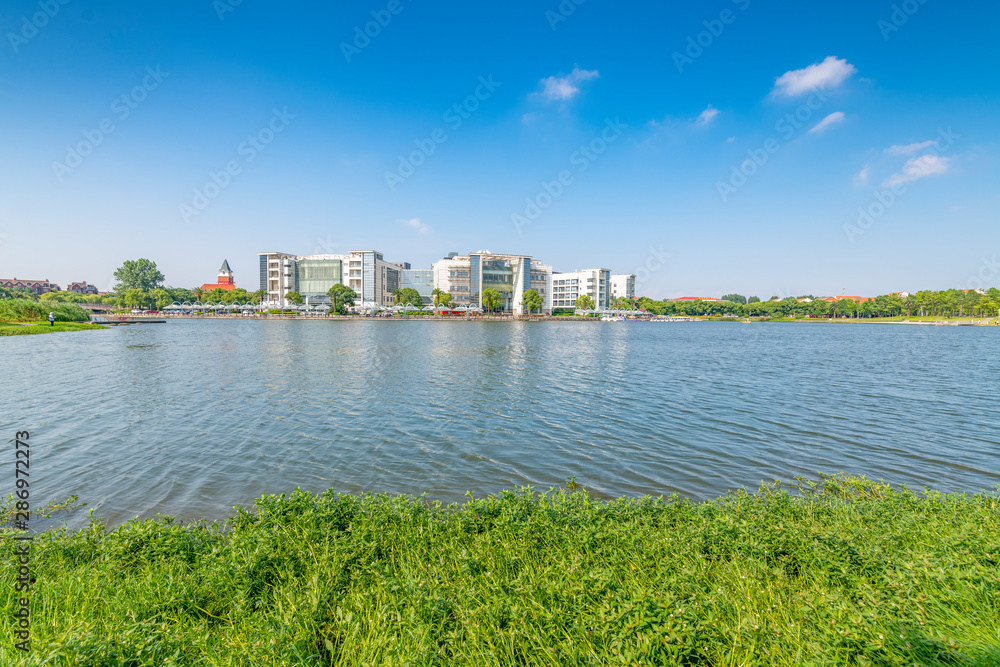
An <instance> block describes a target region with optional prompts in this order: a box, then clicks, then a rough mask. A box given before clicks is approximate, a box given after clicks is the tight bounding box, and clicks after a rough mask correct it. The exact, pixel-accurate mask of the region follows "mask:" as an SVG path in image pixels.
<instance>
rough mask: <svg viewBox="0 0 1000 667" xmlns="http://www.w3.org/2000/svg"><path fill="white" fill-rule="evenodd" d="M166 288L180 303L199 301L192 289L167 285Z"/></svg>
mask: <svg viewBox="0 0 1000 667" xmlns="http://www.w3.org/2000/svg"><path fill="white" fill-rule="evenodd" d="M165 289H166V290H167V291H168V292H170V296H171V297H172V298H173V300H174V301H176V302H178V303H184V302H185V301H197V299H196V298H195V296H194V292H193V291H192V290H189V289H184V288H183V287H166V288H165Z"/></svg>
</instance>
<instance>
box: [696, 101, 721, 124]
mask: <svg viewBox="0 0 1000 667" xmlns="http://www.w3.org/2000/svg"><path fill="white" fill-rule="evenodd" d="M718 115H719V110H718V109H716V108H715V107H713V106H712V105H711V104H709V105H708V107H707V108H706V109H705V110H704V111H702V112H701V113H700V114H698V121H697V122H696V123H695V124H696V125H697V126H698V127H704V126H705V125H708V124H709V123H711V122H712V121H713V120H714V119H715V117H716V116H718Z"/></svg>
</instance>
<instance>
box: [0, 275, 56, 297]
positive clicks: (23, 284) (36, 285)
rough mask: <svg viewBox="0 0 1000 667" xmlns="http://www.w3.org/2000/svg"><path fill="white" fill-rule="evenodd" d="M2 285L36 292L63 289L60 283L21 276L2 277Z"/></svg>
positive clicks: (42, 292) (0, 283)
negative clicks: (23, 278)
mask: <svg viewBox="0 0 1000 667" xmlns="http://www.w3.org/2000/svg"><path fill="white" fill-rule="evenodd" d="M0 286H2V287H7V288H9V289H24V290H28V291H29V292H34V293H35V294H46V293H48V292H60V291H62V290H61V289H60V287H59V285H56V284H55V283H52V282H49V279H48V278H46V279H45V280H22V279H20V278H0Z"/></svg>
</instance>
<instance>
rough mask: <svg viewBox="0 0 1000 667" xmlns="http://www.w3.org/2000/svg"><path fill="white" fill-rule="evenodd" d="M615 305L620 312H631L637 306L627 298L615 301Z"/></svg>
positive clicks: (623, 297) (622, 297) (621, 297)
mask: <svg viewBox="0 0 1000 667" xmlns="http://www.w3.org/2000/svg"><path fill="white" fill-rule="evenodd" d="M613 305H614V307H615V308H617V309H618V310H629V309H630V308H632V306H633V305H635V304H634V303H633V302H632V300H631V299H629V298H628V297H627V296H620V297H618V298H617V299H615V302H614V304H613Z"/></svg>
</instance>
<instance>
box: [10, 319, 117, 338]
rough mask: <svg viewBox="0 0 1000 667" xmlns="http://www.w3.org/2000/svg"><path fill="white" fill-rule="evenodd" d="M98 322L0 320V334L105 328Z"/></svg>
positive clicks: (26, 334)
mask: <svg viewBox="0 0 1000 667" xmlns="http://www.w3.org/2000/svg"><path fill="white" fill-rule="evenodd" d="M107 328H108V327H105V326H102V325H100V324H90V323H84V322H56V323H55V324H54V325H50V324H49V323H48V322H45V323H44V324H28V325H25V324H14V323H12V322H0V336H30V335H32V334H47V333H57V332H60V331H87V330H90V329H107Z"/></svg>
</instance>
